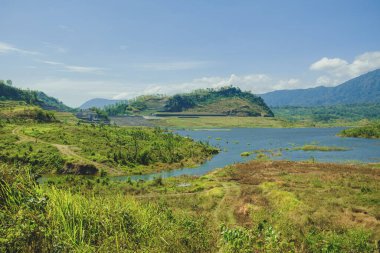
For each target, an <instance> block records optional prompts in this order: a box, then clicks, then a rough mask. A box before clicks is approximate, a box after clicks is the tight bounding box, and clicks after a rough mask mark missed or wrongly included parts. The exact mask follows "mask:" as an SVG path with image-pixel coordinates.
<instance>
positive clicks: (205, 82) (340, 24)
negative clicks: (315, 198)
mask: <svg viewBox="0 0 380 253" xmlns="http://www.w3.org/2000/svg"><path fill="white" fill-rule="evenodd" d="M0 11H1V19H0V79H4V80H7V79H11V80H12V81H13V85H14V86H16V87H21V88H29V89H32V90H41V91H44V92H45V93H47V94H48V95H51V96H54V97H57V98H58V99H60V100H61V101H63V102H64V103H66V104H67V105H69V106H73V107H77V106H79V105H81V104H82V103H83V102H85V101H86V100H88V99H91V98H98V97H100V98H109V99H128V98H132V97H135V96H138V95H143V94H157V93H159V94H169V95H170V94H175V93H179V92H187V91H191V90H194V89H197V88H207V87H214V88H216V87H221V86H226V85H235V86H238V87H240V88H241V89H242V90H249V91H252V92H253V93H255V94H262V93H265V92H269V91H273V90H278V89H296V88H309V87H315V86H320V85H324V86H335V85H338V84H340V83H342V82H344V81H346V80H349V79H351V78H353V77H356V76H358V75H361V74H364V73H366V72H368V71H371V70H374V69H378V68H380V32H379V31H380V30H379V29H380V1H379V0H361V1H357V0H344V1H343V0H318V1H317V0H310V1H304V0H288V1H281V0H277V1H274V0H262V1H259V0H258V1H254V0H247V1H245V0H236V1H227V0H226V1H225V0H207V1H205V0H191V1H188V0H150V1H147V0H134V1H129V0H120V1H117V0H107V1H106V0H103V1H100V0H81V1H75V0H65V1H57V0H46V1H43V0H35V1H29V0H24V1H20V0H9V1H8V0H0Z"/></svg>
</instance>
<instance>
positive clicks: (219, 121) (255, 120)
mask: <svg viewBox="0 0 380 253" xmlns="http://www.w3.org/2000/svg"><path fill="white" fill-rule="evenodd" d="M151 122H152V123H153V124H155V125H156V126H161V127H171V128H206V129H211V128H239V127H253V128H260V127H261V128H302V127H338V126H358V125H359V126H360V125H365V124H367V123H368V121H367V120H362V121H345V120H338V121H334V122H322V121H321V122H317V121H303V120H300V121H290V120H288V119H285V118H280V117H276V116H275V117H230V116H226V117H217V116H215V117H214V116H213V117H199V118H178V117H165V118H161V119H157V120H152V121H151Z"/></svg>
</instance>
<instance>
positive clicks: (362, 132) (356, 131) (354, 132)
mask: <svg viewBox="0 0 380 253" xmlns="http://www.w3.org/2000/svg"><path fill="white" fill-rule="evenodd" d="M339 135H340V136H342V137H356V138H380V121H377V122H373V123H370V124H367V125H365V126H362V127H356V128H349V129H345V130H343V131H342V132H340V134H339Z"/></svg>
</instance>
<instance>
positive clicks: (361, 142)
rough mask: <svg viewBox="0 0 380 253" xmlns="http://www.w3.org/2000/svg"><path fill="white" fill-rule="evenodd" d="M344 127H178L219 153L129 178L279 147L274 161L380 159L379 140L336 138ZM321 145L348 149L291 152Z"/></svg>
mask: <svg viewBox="0 0 380 253" xmlns="http://www.w3.org/2000/svg"><path fill="white" fill-rule="evenodd" d="M342 129H343V128H235V129H212V130H196V131H194V130H181V131H176V132H177V133H178V134H180V135H182V136H188V137H190V138H193V139H194V140H198V141H203V142H208V143H210V144H211V145H213V146H216V147H219V148H220V149H221V152H220V153H219V154H218V155H216V156H214V157H213V158H212V159H211V160H209V161H207V162H205V163H204V164H202V165H200V166H199V167H197V168H184V169H177V170H172V171H166V172H160V173H154V174H148V175H136V176H131V179H132V180H139V179H142V180H150V179H153V178H154V177H157V176H161V177H163V178H166V177H173V176H180V175H203V174H206V173H207V172H209V171H212V170H214V169H216V168H222V167H224V166H226V165H229V164H233V163H238V162H244V161H247V160H251V159H253V158H254V157H255V155H251V156H249V157H242V156H240V154H241V153H242V152H246V151H253V150H263V149H264V150H278V149H280V148H282V149H283V150H282V151H281V153H282V156H275V157H271V159H276V160H284V159H286V160H292V161H300V160H308V159H315V160H316V161H321V162H346V161H360V162H380V140H376V139H362V138H341V137H337V136H336V134H337V133H339V132H340V131H341V130H342ZM311 143H314V144H317V145H321V146H339V147H346V148H349V149H350V150H348V151H329V152H322V151H308V152H305V151H302V150H299V151H294V150H284V149H285V148H288V149H292V148H293V147H294V146H303V145H305V144H311ZM127 178H128V177H126V176H121V177H113V178H112V180H126V179H127Z"/></svg>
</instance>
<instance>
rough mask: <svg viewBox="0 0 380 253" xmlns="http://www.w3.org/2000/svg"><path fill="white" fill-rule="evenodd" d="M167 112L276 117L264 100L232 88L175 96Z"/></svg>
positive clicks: (166, 106)
mask: <svg viewBox="0 0 380 253" xmlns="http://www.w3.org/2000/svg"><path fill="white" fill-rule="evenodd" d="M165 111H166V112H191V113H215V114H224V115H230V116H266V117H273V116H274V115H273V112H272V111H271V110H270V109H269V107H268V106H267V105H266V104H265V102H264V100H263V99H262V98H260V97H258V96H256V95H254V94H252V93H250V92H245V91H241V90H240V89H239V88H236V87H232V86H229V87H222V88H220V89H200V90H196V91H193V92H191V93H186V94H179V95H175V96H173V97H170V98H169V99H168V101H167V103H166V105H165Z"/></svg>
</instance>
